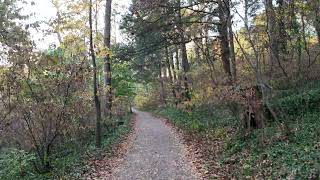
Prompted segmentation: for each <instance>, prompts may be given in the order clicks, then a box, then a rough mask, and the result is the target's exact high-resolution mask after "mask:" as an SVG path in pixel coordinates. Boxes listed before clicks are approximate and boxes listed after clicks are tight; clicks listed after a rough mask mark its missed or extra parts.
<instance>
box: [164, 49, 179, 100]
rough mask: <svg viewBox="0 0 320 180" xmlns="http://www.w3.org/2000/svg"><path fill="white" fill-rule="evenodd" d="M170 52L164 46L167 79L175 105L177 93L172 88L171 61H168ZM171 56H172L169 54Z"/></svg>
mask: <svg viewBox="0 0 320 180" xmlns="http://www.w3.org/2000/svg"><path fill="white" fill-rule="evenodd" d="M169 56H170V54H169V51H168V47H166V64H167V67H168V72H169V81H170V87H171V88H172V97H173V100H174V103H175V104H176V105H177V104H178V103H177V95H176V90H175V88H174V81H173V76H172V71H171V65H170V64H171V63H170V57H169ZM171 57H172V56H171Z"/></svg>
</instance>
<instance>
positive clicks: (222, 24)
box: [218, 0, 232, 80]
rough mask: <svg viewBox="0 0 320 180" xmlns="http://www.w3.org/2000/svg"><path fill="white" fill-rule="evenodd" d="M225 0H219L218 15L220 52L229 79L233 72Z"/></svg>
mask: <svg viewBox="0 0 320 180" xmlns="http://www.w3.org/2000/svg"><path fill="white" fill-rule="evenodd" d="M227 1H228V3H225V2H224V1H223V0H218V14H219V15H218V16H219V25H218V32H219V38H220V46H221V47H220V52H221V60H222V63H223V68H224V71H225V72H226V73H227V75H228V78H229V80H231V79H232V72H231V69H230V49H229V39H228V15H227V14H228V13H227V11H228V9H229V7H227V5H228V4H229V0H227Z"/></svg>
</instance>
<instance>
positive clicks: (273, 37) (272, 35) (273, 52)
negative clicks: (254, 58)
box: [265, 0, 280, 76]
mask: <svg viewBox="0 0 320 180" xmlns="http://www.w3.org/2000/svg"><path fill="white" fill-rule="evenodd" d="M265 9H266V16H267V26H268V27H267V32H268V36H269V60H270V64H271V69H270V76H271V75H272V71H273V65H274V60H273V59H274V58H275V59H278V60H279V59H280V58H279V48H278V43H277V32H276V29H277V28H276V22H275V18H276V16H275V12H274V7H273V4H272V0H265Z"/></svg>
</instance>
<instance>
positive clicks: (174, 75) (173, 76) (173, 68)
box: [170, 51, 177, 83]
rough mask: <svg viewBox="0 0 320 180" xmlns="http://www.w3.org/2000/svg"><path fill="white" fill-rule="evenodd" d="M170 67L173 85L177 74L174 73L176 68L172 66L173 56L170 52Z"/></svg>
mask: <svg viewBox="0 0 320 180" xmlns="http://www.w3.org/2000/svg"><path fill="white" fill-rule="evenodd" d="M170 66H171V69H172V80H173V83H175V82H176V81H177V78H176V77H177V72H176V68H175V65H174V54H173V52H172V51H171V52H170Z"/></svg>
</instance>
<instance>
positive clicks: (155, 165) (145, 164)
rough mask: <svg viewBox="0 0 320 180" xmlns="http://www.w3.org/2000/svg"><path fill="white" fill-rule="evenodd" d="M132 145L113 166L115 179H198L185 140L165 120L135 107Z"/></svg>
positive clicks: (113, 177)
mask: <svg viewBox="0 0 320 180" xmlns="http://www.w3.org/2000/svg"><path fill="white" fill-rule="evenodd" d="M135 113H136V114H137V117H136V127H135V137H134V139H133V140H132V141H133V142H132V147H131V149H130V150H128V153H127V155H126V156H125V157H124V161H123V163H122V164H121V165H120V166H119V167H118V168H116V169H115V170H114V172H113V175H112V179H114V180H197V179H201V178H199V177H197V175H196V173H194V172H195V170H194V168H192V163H191V162H189V161H188V160H187V158H186V152H185V147H184V145H183V144H182V140H181V139H180V138H179V137H178V136H177V135H176V134H175V133H174V131H173V130H172V129H171V128H170V127H168V126H167V125H165V123H164V122H163V121H161V120H160V119H158V118H155V117H153V116H152V115H151V114H149V113H146V112H141V111H137V110H135Z"/></svg>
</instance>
